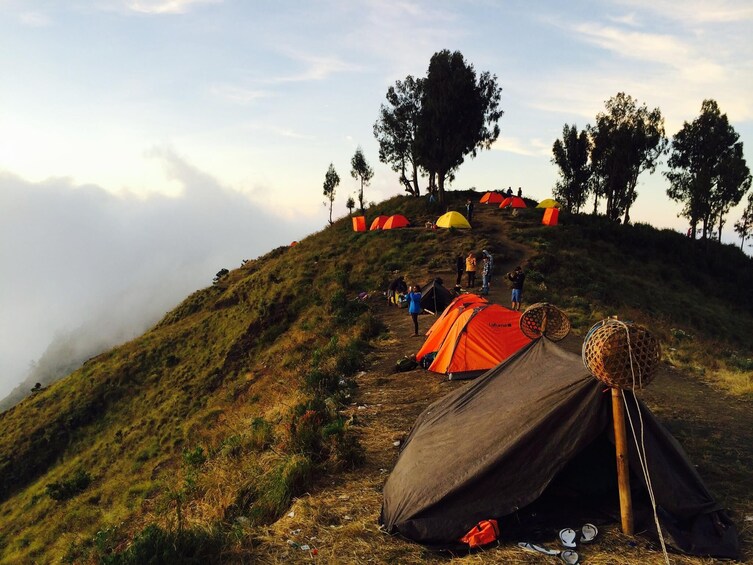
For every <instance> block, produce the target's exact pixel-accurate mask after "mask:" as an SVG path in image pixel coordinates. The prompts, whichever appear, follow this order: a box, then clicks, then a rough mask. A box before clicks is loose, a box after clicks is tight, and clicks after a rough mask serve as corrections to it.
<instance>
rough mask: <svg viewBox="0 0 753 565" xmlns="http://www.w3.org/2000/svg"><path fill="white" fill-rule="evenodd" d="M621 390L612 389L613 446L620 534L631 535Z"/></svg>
mask: <svg viewBox="0 0 753 565" xmlns="http://www.w3.org/2000/svg"><path fill="white" fill-rule="evenodd" d="M622 395H623V392H622V389H620V388H617V387H613V388H612V419H613V420H614V445H615V451H616V455H617V483H618V485H619V489H620V519H621V521H622V532H623V533H624V534H626V535H629V536H632V535H633V500H632V498H631V496H630V471H629V468H628V453H627V450H628V443H627V432H626V431H625V407H624V406H623V404H622Z"/></svg>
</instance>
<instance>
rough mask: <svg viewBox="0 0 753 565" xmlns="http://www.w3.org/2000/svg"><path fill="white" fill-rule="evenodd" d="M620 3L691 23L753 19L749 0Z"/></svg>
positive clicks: (628, 0) (633, 0)
mask: <svg viewBox="0 0 753 565" xmlns="http://www.w3.org/2000/svg"><path fill="white" fill-rule="evenodd" d="M618 3H619V4H622V5H624V6H629V7H631V8H636V9H640V10H643V11H646V12H650V13H652V14H654V15H658V16H661V17H663V18H667V19H670V20H675V21H681V22H685V23H691V24H709V23H711V24H713V23H744V22H746V21H751V20H753V5H751V3H750V2H749V1H747V0H731V1H730V0H716V1H714V2H709V1H708V0H683V2H677V1H675V0H618Z"/></svg>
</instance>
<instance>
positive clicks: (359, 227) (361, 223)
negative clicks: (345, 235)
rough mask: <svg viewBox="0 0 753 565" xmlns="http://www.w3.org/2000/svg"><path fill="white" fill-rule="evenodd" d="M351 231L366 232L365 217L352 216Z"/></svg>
mask: <svg viewBox="0 0 753 565" xmlns="http://www.w3.org/2000/svg"><path fill="white" fill-rule="evenodd" d="M353 231H366V217H365V216H353Z"/></svg>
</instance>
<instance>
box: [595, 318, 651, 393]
mask: <svg viewBox="0 0 753 565" xmlns="http://www.w3.org/2000/svg"><path fill="white" fill-rule="evenodd" d="M660 360H661V346H660V345H659V340H657V339H656V338H655V337H654V336H653V335H652V334H651V333H649V331H648V330H647V329H645V328H643V327H641V326H638V325H636V324H633V323H626V322H621V321H618V320H611V319H610V320H602V321H601V322H598V323H597V324H595V325H594V326H593V327H592V328H591V329H590V330H589V332H588V334H587V335H586V339H585V340H584V341H583V363H584V364H585V365H586V367H587V368H588V370H589V371H590V372H591V374H592V375H593V376H594V377H596V378H597V379H599V380H600V381H602V382H604V383H606V384H607V385H609V386H610V387H617V388H621V389H625V390H632V389H636V390H638V389H641V388H644V387H645V386H647V385H648V384H649V383H650V382H651V381H652V380H653V378H654V375H655V373H656V369H657V367H658V366H659V361H660Z"/></svg>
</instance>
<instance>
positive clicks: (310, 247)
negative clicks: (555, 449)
mask: <svg viewBox="0 0 753 565" xmlns="http://www.w3.org/2000/svg"><path fill="white" fill-rule="evenodd" d="M451 194H452V196H451V201H450V206H451V207H455V208H457V209H461V208H462V203H464V202H465V198H466V197H468V196H472V193H467V192H458V193H451ZM476 209H477V213H476V218H477V219H476V221H474V229H473V230H471V231H470V232H461V231H459V230H447V231H435V230H425V229H423V228H421V227H419V228H412V229H408V230H395V231H393V232H383V233H376V232H372V233H365V234H364V233H355V232H352V231H351V229H350V226H349V219H348V218H344V219H342V220H339V221H338V222H336V223H335V224H334V225H333V226H331V227H327V228H325V229H324V230H321V231H320V232H317V233H315V234H312V235H311V236H309V237H308V238H306V239H304V240H302V241H300V242H299V244H298V245H296V246H294V247H281V248H277V249H274V250H272V251H270V252H269V253H267V254H266V255H264V256H262V257H259V258H258V259H256V260H253V261H250V262H248V263H247V264H245V265H244V266H243V267H241V268H239V269H235V270H232V271H230V272H229V274H228V275H227V276H226V277H224V278H223V279H221V280H220V281H218V282H217V284H215V285H213V286H210V287H207V288H205V289H201V290H198V291H196V292H194V293H193V294H191V295H190V296H188V297H186V299H184V300H183V301H182V302H181V303H180V304H179V305H178V306H177V307H176V308H175V309H173V310H172V311H170V312H168V313H167V314H166V315H165V316H164V317H163V318H162V320H160V321H159V322H158V323H157V324H156V325H154V326H153V327H152V328H151V329H150V330H148V331H147V332H146V333H145V334H144V335H142V336H140V337H138V338H136V339H134V340H131V341H129V342H128V343H126V344H123V345H121V346H119V347H116V348H114V349H111V350H109V351H107V352H104V353H102V354H100V355H98V356H96V357H94V358H92V359H90V360H89V361H87V362H86V363H85V364H84V365H83V366H82V367H81V368H79V369H78V370H76V371H74V372H73V373H72V374H71V375H70V376H68V377H66V378H65V379H63V380H62V381H59V382H58V383H55V384H54V385H52V386H50V387H49V388H48V389H47V390H45V391H43V392H41V393H37V394H35V395H33V396H32V397H30V398H27V399H25V400H24V401H23V402H21V403H20V404H19V405H17V406H16V407H14V408H11V409H10V410H8V411H6V412H4V413H3V414H2V415H0V427H2V429H3V432H4V433H3V439H0V477H2V481H1V482H2V484H0V500H2V503H1V504H0V516H2V517H3V520H2V522H3V524H4V525H3V526H0V542H2V543H0V548H2V549H1V550H0V560H3V561H4V562H5V561H8V560H14V559H17V560H20V561H21V562H23V561H32V560H40V559H43V560H48V559H51V558H52V557H53V556H54V557H55V559H67V560H68V561H69V562H87V561H92V562H95V561H106V560H107V559H109V558H110V557H113V556H118V555H120V556H122V555H125V553H124V550H126V549H127V548H129V547H130V548H133V547H139V543H138V540H139V539H143V537H141V538H140V537H139V536H143V535H144V533H145V532H146V531H147V528H148V527H149V526H150V525H154V526H156V527H158V528H160V530H159V532H162V533H166V534H165V535H168V534H169V533H170V532H190V533H191V535H196V536H197V538H196V539H198V540H200V541H201V543H203V547H205V548H214V549H216V548H217V547H220V548H223V549H222V551H223V552H225V553H224V554H225V555H229V556H231V557H232V559H238V560H242V559H243V558H244V557H243V556H250V555H255V554H254V549H253V548H254V546H255V544H256V542H255V541H254V540H258V539H259V536H260V535H261V534H260V532H261V531H263V530H264V528H267V527H269V526H270V525H271V524H275V523H276V521H277V520H278V519H279V518H280V517H281V516H283V515H284V513H285V511H287V509H288V508H289V507H290V503H291V501H292V500H293V499H294V498H295V497H296V496H299V495H301V494H303V493H304V492H306V491H307V490H308V489H311V488H315V487H316V485H321V484H322V481H324V482H325V483H326V481H327V478H328V477H330V478H333V477H338V476H340V475H341V474H342V473H349V474H351V475H352V474H353V473H356V474H357V471H354V469H358V468H359V465H361V464H362V463H363V458H364V450H363V448H362V446H360V445H359V444H358V437H359V431H358V428H357V424H354V422H357V420H358V414H357V412H356V413H353V412H352V410H351V408H350V400H349V399H350V398H352V397H353V395H356V394H357V393H358V382H357V381H358V379H356V376H357V375H358V374H360V372H361V371H368V369H369V363H370V362H369V359H370V358H371V357H370V356H374V355H378V351H379V347H380V346H383V345H384V343H385V342H389V340H390V339H395V338H394V336H393V337H390V336H391V335H392V334H390V333H389V331H388V330H385V327H384V324H383V322H382V321H381V318H384V315H383V313H381V310H380V308H381V307H380V306H377V304H379V302H378V301H379V300H380V296H381V292H380V291H381V290H383V289H385V288H386V284H387V282H389V280H390V279H391V277H392V276H393V273H394V271H395V270H399V271H400V272H403V273H405V274H406V275H407V276H408V278H409V279H410V280H414V279H415V280H416V281H424V282H427V281H428V280H430V278H431V277H433V276H445V277H453V276H454V275H453V274H452V266H451V260H452V259H453V257H454V254H455V253H459V252H460V251H461V250H462V251H464V252H467V250H469V249H473V250H477V251H480V250H481V249H482V248H490V249H491V250H492V251H493V252H494V254H495V262H496V264H497V265H498V269H500V268H502V267H505V268H509V267H511V266H513V265H514V264H517V263H524V264H525V265H526V267H527V269H528V271H529V280H528V283H527V287H526V294H525V295H524V301H525V302H526V303H528V304H530V303H532V302H536V301H541V300H546V301H549V302H552V303H555V304H557V305H560V306H561V307H563V309H565V310H566V311H567V312H568V314H569V315H570V317H571V320H572V321H573V324H574V326H575V328H576V331H581V332H582V331H584V329H587V327H588V326H589V325H590V323H592V322H593V321H596V320H597V319H599V318H600V317H605V316H606V315H608V314H611V313H614V312H615V311H619V312H620V314H621V317H624V316H628V317H629V318H630V319H634V320H635V321H638V322H641V323H644V324H646V325H650V326H651V327H652V330H654V331H656V333H657V334H658V335H659V337H660V339H661V340H662V342H663V343H664V344H665V346H666V349H667V353H666V354H665V360H666V362H667V363H668V364H670V365H676V366H678V367H684V368H685V369H686V370H689V371H690V374H694V373H696V374H695V377H696V378H701V379H708V378H710V375H709V373H710V372H711V369H713V367H711V366H712V365H713V364H714V363H711V362H710V361H709V360H713V358H714V355H713V353H712V352H713V349H714V347H716V346H714V345H711V344H715V343H717V342H718V343H722V344H724V345H723V347H722V348H720V349H719V351H721V350H722V349H724V351H727V350H729V351H727V353H725V354H724V355H723V356H722V358H718V359H716V360H715V364H716V365H717V366H718V367H721V366H722V365H724V367H723V368H724V370H728V367H732V369H734V367H735V363H738V364H742V365H741V366H743V367H745V366H746V365H745V364H744V363H745V359H747V358H748V357H747V356H749V355H750V350H749V349H746V348H745V346H746V336H747V335H751V334H750V333H748V332H751V331H753V314H751V311H752V310H753V308H752V307H751V298H750V297H749V296H745V293H744V291H742V289H743V288H746V286H745V285H747V284H748V283H749V282H751V279H752V278H753V268H751V263H752V260H750V258H746V257H745V256H744V255H742V253H739V255H740V256H741V257H737V256H736V255H735V254H734V253H733V252H732V251H731V250H730V249H726V248H725V246H718V245H714V244H711V249H712V250H713V252H714V253H715V254H716V256H712V257H708V256H705V255H706V254H707V253H708V252H707V251H706V250H703V249H699V246H698V242H690V241H688V240H687V238H683V237H682V236H681V235H680V234H674V233H671V232H660V231H657V230H653V228H650V227H648V226H616V225H610V224H609V223H607V222H604V221H602V219H600V218H589V217H581V216H569V215H566V214H563V216H562V224H563V225H562V226H560V227H558V228H546V227H542V226H540V225H539V224H538V214H539V212H540V211H538V212H537V211H535V210H524V211H522V212H521V213H519V214H518V215H517V216H512V215H511V214H510V212H509V211H505V210H497V209H492V208H482V207H481V206H480V205H477V207H476ZM377 212H384V213H396V212H401V213H404V214H405V215H406V216H408V217H409V218H411V220H412V221H413V224H414V225H417V226H422V225H423V223H424V222H425V221H427V220H431V219H435V218H436V216H437V215H439V212H440V210H438V209H437V208H436V207H432V205H431V204H430V203H428V202H427V201H426V200H425V199H414V198H410V197H396V198H393V199H390V200H388V201H386V202H383V203H381V204H380V205H378V206H373V207H371V208H370V210H369V214H370V215H374V214H376V213H377ZM584 242H586V243H584ZM692 246H695V247H692ZM621 247H622V248H621ZM620 248H621V249H620ZM463 254H465V253H463ZM697 255H704V257H702V259H699V258H698V257H697ZM693 257H696V258H695V259H693ZM730 257H733V258H730ZM696 265H703V269H704V272H702V271H701V269H700V267H697V266H696ZM641 266H642V267H643V268H644V269H647V271H648V274H642V273H641V269H639V268H638V267H641ZM691 267H693V271H692V272H691V273H690V274H688V270H689V269H690V268H691ZM740 269H742V271H741V272H737V271H740ZM746 269H747V270H746ZM708 271H711V274H710V275H709V273H708ZM448 273H449V274H448ZM500 275H501V272H498V273H497V277H498V279H499V278H501V276H500ZM686 279H687V280H686ZM615 281H618V282H615ZM620 281H627V283H624V282H623V284H622V285H620ZM652 281H659V282H660V283H661V288H657V287H656V286H655V285H653V284H651V283H652ZM620 286H622V287H625V288H620ZM626 287H630V288H626ZM714 287H716V288H718V289H719V292H720V294H721V295H722V296H709V297H707V298H702V299H699V298H698V297H699V296H700V297H704V296H705V294H706V292H707V291H708V289H709V288H714ZM502 288H503V287H501V286H497V288H496V290H495V292H497V293H498V294H497V299H498V300H499V301H500V302H502V303H503V304H505V301H506V296H504V292H502ZM736 288H737V289H738V290H737V291H736V290H735V289H736ZM747 288H750V286H748V287H747ZM361 292H367V293H368V295H369V297H370V298H369V299H368V300H366V301H358V300H354V298H355V297H356V296H357V295H358V294H360V293H361ZM647 297H654V298H655V302H651V300H647V299H646V298H647ZM623 314H624V316H622V315H623ZM680 332H682V333H680ZM682 335H685V336H686V337H678V336H682ZM690 336H696V337H690ZM385 340H386V341H385ZM401 341H402V340H401ZM747 345H748V346H749V342H748V344H747ZM406 347H412V345H411V344H410V342H408V343H407V344H406ZM417 348H418V344H415V349H417ZM669 349H674V351H669ZM722 353H724V352H722ZM733 356H734V357H733ZM717 357H719V356H717ZM735 359H736V360H737V361H735ZM699 360H700V361H702V362H704V363H705V365H707V366H709V367H710V369H709V370H705V371H704V373H703V374H701V372H700V371H695V369H693V366H694V364H695V363H697V362H698V361H699ZM732 372H734V371H732ZM714 382H716V381H714ZM715 386H722V385H715ZM749 397H750V392H743V393H742V398H749ZM735 402H737V401H735ZM367 453H368V450H367ZM79 471H80V473H79V476H84V474H85V475H88V476H89V477H90V482H89V484H88V485H87V486H85V487H84V488H82V489H81V490H80V491H79V492H75V493H74V494H73V495H72V496H71V497H70V498H68V499H66V500H55V499H53V498H51V496H50V492H51V491H50V489H49V488H48V487H49V486H50V485H58V486H60V485H69V484H70V485H73V486H72V487H71V488H73V487H74V486H75V484H74V483H75V481H73V478H75V476H76V473H78V472H79ZM74 490H75V489H74ZM52 491H54V489H52ZM55 492H57V491H55ZM218 493H221V494H218ZM68 515H73V519H68V520H66V519H64V518H63V517H64V516H68ZM241 518H243V519H244V520H245V521H244V520H241ZM98 532H100V533H101V532H106V534H100V533H98ZM149 532H152V533H151V534H149V535H151V536H152V537H151V538H148V539H150V540H151V541H154V539H155V538H156V537H158V533H159V532H156V530H154V529H152V530H149ZM155 532H156V533H155ZM232 532H235V533H236V534H238V532H241V533H242V535H241V534H238V535H240V536H241V539H238V538H237V537H236V538H233V537H232V535H230V534H231V533H232ZM98 535H99V536H100V539H99V542H97V541H96V539H95V538H97V536H98ZM173 541H174V540H173ZM98 543H99V545H98ZM257 557H259V556H258V555H257ZM113 558H114V557H113ZM122 558H123V559H125V558H124V557H122ZM210 561H211V560H210ZM8 562H11V561H8ZM113 562H117V561H113ZM124 562H125V561H124Z"/></svg>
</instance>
